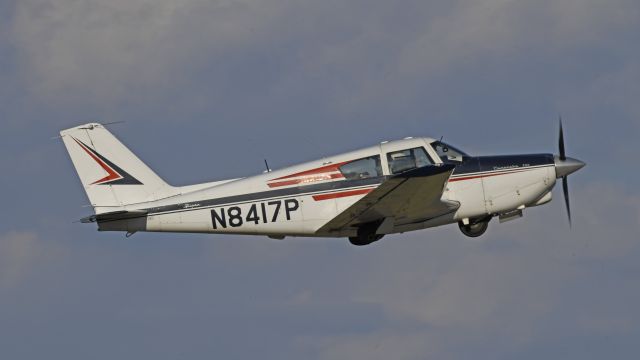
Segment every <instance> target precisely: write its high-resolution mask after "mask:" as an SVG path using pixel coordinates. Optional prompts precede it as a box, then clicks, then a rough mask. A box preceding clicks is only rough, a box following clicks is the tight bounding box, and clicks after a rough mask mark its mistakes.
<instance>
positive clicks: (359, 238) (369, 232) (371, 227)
mask: <svg viewBox="0 0 640 360" xmlns="http://www.w3.org/2000/svg"><path fill="white" fill-rule="evenodd" d="M379 226H380V222H373V223H369V224H365V225H362V226H360V227H359V228H358V233H357V234H356V236H351V237H349V242H350V243H351V244H353V245H356V246H364V245H369V244H371V243H373V242H376V241H378V240H380V239H382V237H383V236H384V235H381V234H376V231H377V230H378V227H379Z"/></svg>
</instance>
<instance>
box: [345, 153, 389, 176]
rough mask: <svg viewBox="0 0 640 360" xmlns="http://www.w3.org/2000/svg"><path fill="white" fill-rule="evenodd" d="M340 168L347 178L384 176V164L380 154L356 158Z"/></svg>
mask: <svg viewBox="0 0 640 360" xmlns="http://www.w3.org/2000/svg"><path fill="white" fill-rule="evenodd" d="M339 169H340V172H341V173H342V175H344V177H345V178H346V179H347V180H357V179H366V178H370V177H376V176H382V166H381V165H380V156H379V155H376V156H370V157H366V158H364V159H358V160H354V161H352V162H350V163H347V164H344V165H342V166H340V168H339Z"/></svg>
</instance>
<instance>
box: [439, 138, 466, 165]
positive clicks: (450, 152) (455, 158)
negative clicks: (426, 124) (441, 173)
mask: <svg viewBox="0 0 640 360" xmlns="http://www.w3.org/2000/svg"><path fill="white" fill-rule="evenodd" d="M431 146H433V149H434V150H435V151H436V152H437V153H438V156H440V159H442V162H445V163H450V162H462V161H464V158H465V157H468V156H469V155H467V154H466V153H465V152H463V151H461V150H458V149H456V148H455V147H453V146H451V145H449V144H447V143H443V142H442V141H434V142H432V143H431Z"/></svg>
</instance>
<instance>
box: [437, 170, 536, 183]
mask: <svg viewBox="0 0 640 360" xmlns="http://www.w3.org/2000/svg"><path fill="white" fill-rule="evenodd" d="M527 170H533V169H520V170H516V171H507V172H501V173H497V174H486V175H482V174H480V175H474V176H465V177H459V178H453V179H449V182H455V181H463V180H471V179H478V178H485V177H492V176H499V175H508V174H514V173H518V172H522V171H527Z"/></svg>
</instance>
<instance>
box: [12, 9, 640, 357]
mask: <svg viewBox="0 0 640 360" xmlns="http://www.w3.org/2000/svg"><path fill="white" fill-rule="evenodd" d="M638 34H640V3H639V2H638V1H636V0H607V1H604V0H541V1H535V2H534V1H524V0H484V1H473V0H446V1H424V0H423V1H418V0H398V1H391V2H390V1H382V0H367V1H364V0H346V1H345V0H341V1H335V0H325V1H300V0H298V1H292V0H261V1H256V0H218V1H205V0H181V1H176V0H174V1H169V0H153V1H150V0H112V1H108V2H105V1H99V0H86V1H75V0H55V1H54V0H19V1H17V0H0V130H1V131H0V169H2V175H1V176H0V196H1V197H0V198H1V199H2V201H3V203H4V205H5V206H4V208H3V210H2V219H1V220H0V358H2V359H41V358H43V357H47V358H51V359H87V358H91V359H114V358H125V359H154V360H155V359H176V358H182V359H211V358H212V357H213V358H224V359H246V358H256V357H260V358H261V359H300V358H306V359H318V360H329V359H362V358H368V359H389V358H393V359H444V360H447V359H468V358H470V357H472V356H473V357H475V358H480V359H525V360H526V359H539V358H563V359H602V358H632V357H634V355H636V354H637V352H638V350H637V346H638V340H639V339H640V326H639V325H640V310H639V309H638V304H640V247H639V246H638V235H637V234H638V233H639V232H640V191H639V190H638V187H637V185H638V184H639V183H640V171H639V170H638V168H637V167H636V166H634V163H635V160H634V159H635V156H636V155H637V154H638V150H640V146H639V145H638V140H637V139H638V137H639V135H640V101H638V100H639V99H640V46H639V45H638ZM559 115H561V116H562V118H563V121H564V126H565V140H566V145H567V153H568V155H569V156H573V157H576V158H578V159H581V160H583V161H585V162H586V163H587V164H588V165H587V167H586V168H585V169H583V170H581V171H580V172H579V173H576V174H575V175H572V176H571V177H570V185H571V186H570V187H571V201H572V210H573V227H572V228H571V229H570V228H569V226H568V223H567V218H566V213H565V210H564V204H563V202H562V195H561V192H557V191H556V192H555V193H554V196H555V199H554V201H553V202H552V203H551V204H549V205H546V206H542V207H537V208H532V209H528V210H525V216H524V218H523V219H519V220H517V221H512V222H508V223H504V224H499V223H498V222H497V221H493V222H492V223H491V224H490V226H489V230H488V231H487V233H486V234H485V235H484V236H483V237H481V238H479V239H469V238H465V237H464V236H463V235H462V234H461V233H460V231H459V230H458V229H457V227H456V226H455V225H451V226H445V227H441V228H436V229H429V230H423V231H418V232H411V233H406V234H402V235H392V236H387V237H385V238H384V239H383V240H381V241H379V242H377V243H375V244H373V245H372V246H367V247H354V246H351V245H350V244H349V243H348V242H347V241H346V240H345V239H310V238H287V239H285V240H282V241H278V240H272V239H268V238H266V237H245V236H225V235H205V234H202V235H200V234H195V235H194V234H153V233H138V234H135V235H134V236H133V237H131V238H125V237H124V234H121V233H99V232H97V231H96V227H95V226H94V225H86V224H79V223H77V222H76V221H77V220H78V219H80V218H81V217H83V216H86V215H89V214H90V213H91V208H90V207H88V206H87V202H88V201H87V198H86V196H85V194H84V192H83V190H82V187H81V184H80V181H79V179H78V178H77V176H76V174H75V171H74V170H73V167H72V164H71V161H70V160H69V158H68V156H67V154H66V151H65V149H64V146H63V145H62V142H61V141H60V140H59V139H55V138H54V137H55V136H56V135H57V134H58V132H59V130H61V129H65V128H68V127H72V126H76V125H79V124H83V123H87V122H94V121H97V122H104V123H106V122H117V121H124V123H119V124H113V125H110V126H109V129H110V130H111V131H112V132H113V133H114V134H115V135H116V136H117V137H118V138H120V139H121V140H122V141H123V142H124V143H125V144H127V145H128V146H129V148H130V149H132V150H133V151H134V152H135V153H136V154H137V155H138V156H139V157H140V158H141V159H142V160H144V161H145V162H146V163H147V164H149V165H150V166H151V167H152V168H153V169H154V170H155V171H156V172H157V173H158V174H159V175H160V176H161V177H163V178H164V179H165V180H166V181H167V182H169V183H170V184H173V185H187V184H193V183H198V182H204V181H213V180H221V179H225V178H234V177H242V176H250V175H253V174H258V173H260V172H262V170H263V167H264V163H263V159H264V158H267V159H268V161H269V164H270V166H271V167H272V168H281V167H285V166H288V165H291V164H295V163H299V162H303V161H307V160H312V159H315V158H320V157H322V156H324V155H330V154H337V153H340V152H343V151H348V150H353V149H357V148H359V147H364V146H369V145H371V144H375V143H378V142H380V141H383V140H392V139H398V138H403V137H406V136H431V137H436V138H439V137H441V136H443V137H444V139H445V141H448V142H450V143H452V144H454V145H456V146H458V147H460V148H462V149H463V150H465V151H467V152H469V153H471V154H476V155H488V154H510V153H531V152H536V153H537V152H549V153H555V152H557V136H558V134H557V131H558V129H557V128H558V122H557V119H558V116H559ZM556 190H557V189H556Z"/></svg>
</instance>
